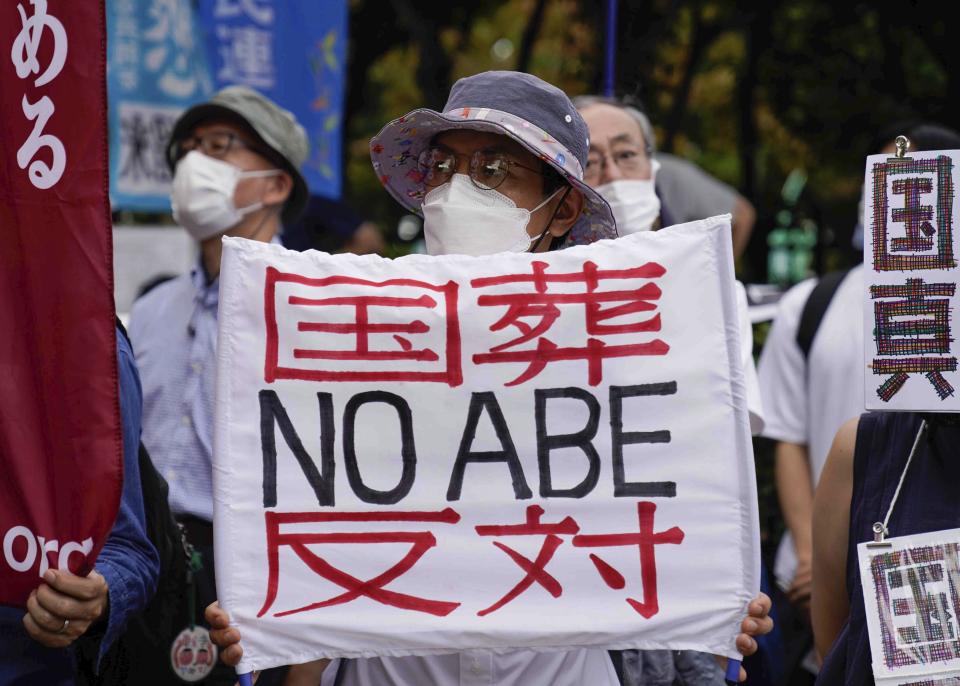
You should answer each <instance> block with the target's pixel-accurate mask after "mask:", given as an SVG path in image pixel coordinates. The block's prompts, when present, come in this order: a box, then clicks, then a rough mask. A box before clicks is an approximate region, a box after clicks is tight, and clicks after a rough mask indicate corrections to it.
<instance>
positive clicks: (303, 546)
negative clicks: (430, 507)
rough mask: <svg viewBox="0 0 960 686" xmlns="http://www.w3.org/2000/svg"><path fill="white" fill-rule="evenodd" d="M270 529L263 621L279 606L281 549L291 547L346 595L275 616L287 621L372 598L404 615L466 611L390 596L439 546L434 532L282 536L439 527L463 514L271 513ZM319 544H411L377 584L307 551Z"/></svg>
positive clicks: (452, 605)
mask: <svg viewBox="0 0 960 686" xmlns="http://www.w3.org/2000/svg"><path fill="white" fill-rule="evenodd" d="M264 516H265V519H266V527H267V561H268V566H269V573H268V577H267V594H266V597H265V598H264V601H263V607H261V608H260V612H259V613H257V616H258V617H262V616H263V615H264V614H266V613H267V611H268V610H269V609H270V608H271V607H272V606H273V603H274V601H275V600H276V599H277V592H278V590H279V587H280V548H281V547H283V546H289V547H290V548H291V549H292V550H293V552H295V553H296V554H297V557H299V558H300V559H301V560H303V562H305V563H306V565H307V566H308V567H309V568H310V569H312V570H313V571H314V572H316V573H317V574H318V575H320V576H322V577H323V578H324V579H326V580H327V581H331V582H333V583H334V584H336V585H338V586H340V587H342V588H343V589H344V591H345V592H344V593H341V594H340V595H337V596H334V597H333V598H328V599H327V600H322V601H319V602H316V603H310V604H309V605H304V606H302V607H298V608H296V609H293V610H285V611H283V612H277V613H274V616H275V617H285V616H287V615H292V614H296V613H298V612H307V611H308V610H315V609H319V608H322V607H330V606H331V605H342V604H343V603H348V602H350V601H351V600H356V599H357V598H360V597H365V598H369V599H371V600H374V601H376V602H378V603H382V604H383V605H391V606H393V607H397V608H400V609H402V610H414V611H416V612H425V613H427V614H431V615H436V616H438V617H445V616H446V615H448V614H450V613H451V612H453V611H454V610H455V609H457V608H458V607H459V606H460V603H456V602H449V601H441V600H431V599H429V598H421V597H418V596H412V595H408V594H406V593H398V592H396V591H390V590H388V589H386V588H384V586H386V585H387V584H388V583H390V582H391V581H393V580H394V579H396V578H397V577H399V576H401V575H403V574H405V573H406V572H408V571H410V569H411V568H412V567H413V565H415V564H416V563H417V561H418V560H419V559H420V558H421V557H423V555H424V554H425V553H426V552H427V551H428V550H429V549H430V548H432V547H434V546H435V545H436V544H437V539H436V538H435V537H434V535H433V533H431V532H430V531H413V532H406V531H378V532H357V533H302V532H297V533H282V532H281V531H280V527H281V526H282V525H284V524H306V523H320V522H428V523H434V524H456V523H457V522H459V521H460V515H459V514H458V513H457V512H456V511H455V510H453V509H451V508H449V507H448V508H446V509H444V510H440V511H438V512H266V513H264ZM319 543H409V544H410V550H409V551H408V552H407V554H406V555H405V556H404V557H403V559H401V560H400V561H399V562H397V563H396V564H395V565H393V566H392V567H390V569H388V570H387V571H385V572H383V573H382V574H378V575H377V576H375V577H374V578H372V579H367V580H363V579H358V578H357V577H355V576H353V575H352V574H349V573H347V572H344V571H343V570H341V569H337V568H336V567H334V566H333V565H331V564H330V563H329V562H327V561H326V560H325V559H323V558H322V557H320V556H319V555H317V554H316V553H314V552H313V551H312V550H310V548H308V547H307V546H310V545H315V544H319Z"/></svg>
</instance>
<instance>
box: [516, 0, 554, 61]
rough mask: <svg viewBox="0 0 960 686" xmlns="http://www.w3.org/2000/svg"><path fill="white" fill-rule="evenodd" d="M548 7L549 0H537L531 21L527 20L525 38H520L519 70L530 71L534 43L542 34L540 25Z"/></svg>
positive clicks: (524, 31)
mask: <svg viewBox="0 0 960 686" xmlns="http://www.w3.org/2000/svg"><path fill="white" fill-rule="evenodd" d="M546 8H547V0H537V4H536V5H535V6H534V8H533V13H532V14H531V15H530V21H528V22H527V26H526V28H525V29H524V30H523V38H521V39H520V51H519V53H518V55H517V71H530V58H531V57H533V45H534V43H536V42H537V36H538V35H539V34H540V27H541V26H542V25H543V15H544V11H545V10H546Z"/></svg>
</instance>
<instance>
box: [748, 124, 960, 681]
mask: <svg viewBox="0 0 960 686" xmlns="http://www.w3.org/2000/svg"><path fill="white" fill-rule="evenodd" d="M894 132H895V133H906V134H907V135H908V137H909V138H910V141H911V144H912V145H911V147H912V148H913V149H914V150H916V151H920V150H940V149H949V148H957V147H960V134H957V133H956V132H955V131H952V130H950V129H947V128H945V127H942V126H939V125H935V124H929V123H920V124H909V125H907V127H906V128H902V127H900V128H898V127H896V126H894V127H892V128H890V129H888V131H887V133H885V134H883V135H880V136H878V140H877V142H876V147H875V148H874V149H873V150H871V152H880V153H883V154H888V155H890V154H893V153H894V151H895V147H894V143H893V139H894V137H895V133H894ZM863 200H864V199H863V197H862V195H861V198H860V204H859V216H858V219H857V224H858V226H859V240H857V233H858V231H857V230H855V231H854V241H855V242H856V245H855V247H856V248H857V249H860V250H862V249H863V226H862V220H863V216H862V215H863ZM863 289H864V266H863V265H862V264H861V265H857V266H855V267H853V268H851V269H847V270H844V271H839V272H833V273H831V274H825V275H824V276H823V277H822V278H819V279H817V278H813V279H807V280H805V281H802V282H801V283H798V284H797V285H795V286H793V287H792V288H791V289H790V290H789V291H787V292H786V293H785V294H784V295H783V297H782V298H781V299H780V301H779V303H778V304H777V315H776V318H775V319H774V321H773V325H772V326H771V327H770V333H769V334H768V335H767V340H766V342H765V343H764V346H763V353H762V355H761V357H760V389H761V391H762V393H763V399H764V405H765V407H766V410H767V423H766V426H765V428H764V432H763V433H764V435H765V436H766V437H767V438H771V439H773V440H775V441H777V445H776V449H775V454H774V455H775V464H774V469H775V475H776V485H777V495H778V499H779V502H780V509H781V511H782V512H783V515H784V523H785V524H786V531H785V533H784V535H783V538H782V539H781V541H780V545H779V547H778V549H777V556H776V562H775V564H774V575H775V577H776V579H777V583H778V585H779V586H780V588H782V589H783V591H784V594H785V598H784V601H785V602H784V603H783V606H782V607H781V606H780V605H779V603H778V613H779V614H778V617H779V620H780V621H779V626H780V628H781V629H782V630H783V632H784V636H785V641H786V643H787V645H788V648H787V654H788V655H791V656H793V660H794V661H795V662H800V661H801V660H803V662H804V666H805V667H806V668H808V669H811V670H812V669H815V664H814V662H815V661H814V660H813V659H810V657H812V656H810V657H808V653H810V652H811V650H812V646H811V639H810V637H811V634H812V629H811V628H810V593H811V587H812V563H813V560H812V556H813V542H812V527H813V512H814V509H813V502H814V489H815V488H816V487H817V484H818V483H819V481H820V477H821V473H822V472H823V469H824V464H825V462H826V459H827V454H828V452H829V450H830V445H831V443H832V442H833V440H834V437H835V436H836V434H837V431H838V430H839V429H840V427H842V426H843V424H844V422H846V421H848V420H850V419H852V418H854V417H857V416H858V415H860V414H861V413H863V411H864V408H865V404H864V397H863V384H862V377H863V372H862V369H861V366H860V362H861V360H862V357H863V322H862V317H861V316H860V312H861V311H862V309H863ZM839 578H840V577H838V579H839ZM775 598H776V596H775ZM804 658H806V659H804Z"/></svg>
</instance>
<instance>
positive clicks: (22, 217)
mask: <svg viewBox="0 0 960 686" xmlns="http://www.w3.org/2000/svg"><path fill="white" fill-rule="evenodd" d="M0 121H2V122H3V125H2V127H0V604H7V605H23V604H24V603H25V601H26V598H27V596H28V594H29V592H30V590H31V589H33V588H34V587H36V585H37V584H38V583H39V581H40V577H41V576H42V574H43V572H44V571H46V569H47V568H48V567H52V568H65V567H68V568H69V569H70V570H71V571H73V572H74V573H78V574H85V573H87V572H88V571H89V570H90V569H91V568H92V566H93V562H94V560H95V559H96V555H97V553H98V552H99V550H100V548H101V547H102V546H103V543H104V540H105V538H106V536H107V534H108V532H109V531H110V528H111V526H112V525H113V521H114V519H115V517H116V513H117V507H118V503H119V499H120V490H121V484H122V469H123V466H122V465H123V463H122V455H121V450H122V447H121V436H120V417H119V410H118V401H117V363H116V345H115V339H114V335H115V334H114V326H113V316H114V307H113V294H112V283H113V278H112V250H111V233H110V206H109V199H108V190H107V189H108V186H107V179H108V176H107V174H108V172H107V169H108V167H107V97H106V25H105V18H104V6H103V2H102V0H101V1H99V2H96V1H92V0H91V1H88V0H84V2H74V1H72V0H50V1H49V2H48V1H47V0H19V1H18V0H11V1H10V2H4V3H2V5H0Z"/></svg>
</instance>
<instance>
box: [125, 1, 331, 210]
mask: <svg viewBox="0 0 960 686" xmlns="http://www.w3.org/2000/svg"><path fill="white" fill-rule="evenodd" d="M106 7H107V36H108V52H107V63H108V71H107V73H108V88H109V105H110V112H109V123H110V197H111V201H112V204H113V209H114V210H140V211H154V212H167V211H169V209H170V181H171V174H170V170H169V169H168V167H167V164H166V160H165V158H164V152H165V147H166V143H167V140H168V138H169V135H170V132H171V130H172V127H173V124H174V122H175V121H176V119H177V117H179V116H180V114H181V113H182V112H183V111H184V109H186V108H187V107H189V106H190V105H193V104H195V103H197V102H202V101H203V100H205V99H207V98H208V97H209V96H210V95H211V94H212V93H213V92H214V91H216V90H218V89H220V88H222V87H224V86H228V85H234V84H242V85H246V86H250V87H251V88H254V89H256V90H258V91H260V92H261V93H263V94H264V95H266V96H267V97H269V98H271V99H273V100H274V101H276V102H277V103H278V104H279V105H281V106H282V107H285V108H286V109H289V110H291V111H292V112H293V113H294V114H295V115H296V117H297V119H298V120H299V121H300V123H301V124H302V125H303V127H304V128H305V129H306V131H307V135H308V137H309V140H310V155H309V157H308V159H307V161H306V163H305V164H304V167H303V172H304V176H305V177H306V179H307V184H308V185H309V187H310V192H311V193H314V194H319V195H325V196H327V197H333V198H337V197H339V196H340V191H341V163H340V159H341V141H340V138H341V119H342V109H343V90H344V76H345V69H344V66H345V58H346V50H345V48H346V39H347V0H284V1H283V2H279V1H277V0H199V1H198V0H107V4H106Z"/></svg>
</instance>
